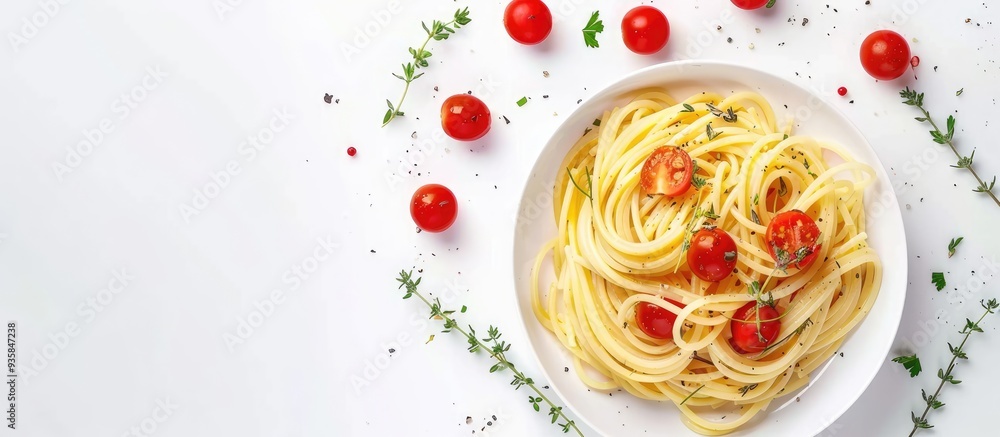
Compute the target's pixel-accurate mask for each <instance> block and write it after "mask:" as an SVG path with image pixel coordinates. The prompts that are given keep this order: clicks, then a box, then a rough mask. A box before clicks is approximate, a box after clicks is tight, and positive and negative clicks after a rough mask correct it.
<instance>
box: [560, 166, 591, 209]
mask: <svg viewBox="0 0 1000 437" xmlns="http://www.w3.org/2000/svg"><path fill="white" fill-rule="evenodd" d="M584 171H586V172H587V189H586V190H584V189H583V187H581V186H580V184H578V183H577V182H576V178H574V177H573V171H572V170H570V168H569V167H566V174H567V175H569V181H570V182H572V183H573V186H574V187H576V189H577V191H579V192H581V193H583V195H584V196H585V197H586V198H588V199H590V202H591V203H594V181H593V180H591V175H593V173H591V172H590V167H584Z"/></svg>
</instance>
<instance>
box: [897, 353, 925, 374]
mask: <svg viewBox="0 0 1000 437" xmlns="http://www.w3.org/2000/svg"><path fill="white" fill-rule="evenodd" d="M892 362H894V363H899V364H902V365H903V368H904V369H906V370H909V371H910V378H913V377H915V376H917V375H919V374H920V371H921V370H923V369H921V368H920V358H917V354H913V355H909V356H898V357H896V358H893V359H892Z"/></svg>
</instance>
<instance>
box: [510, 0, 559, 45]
mask: <svg viewBox="0 0 1000 437" xmlns="http://www.w3.org/2000/svg"><path fill="white" fill-rule="evenodd" d="M503 27H504V28H505V29H507V34H508V35H510V37H511V38H512V39H513V40H514V41H517V42H519V43H521V44H525V45H532V44H538V43H540V42H542V41H543V40H544V39H545V37H547V36H549V32H550V31H552V12H550V11H549V7H548V6H545V3H544V2H542V0H514V1H512V2H510V3H509V4H507V9H505V10H504V12H503Z"/></svg>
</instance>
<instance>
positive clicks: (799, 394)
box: [514, 61, 907, 437]
mask: <svg viewBox="0 0 1000 437" xmlns="http://www.w3.org/2000/svg"><path fill="white" fill-rule="evenodd" d="M649 88H658V89H666V90H669V92H670V93H671V94H672V95H673V96H674V97H675V98H677V99H679V100H682V99H685V98H687V97H689V96H692V95H697V94H699V93H703V92H705V91H715V92H719V93H721V94H722V95H723V96H728V95H729V94H730V93H731V92H733V90H735V91H736V92H742V91H753V92H757V93H760V94H761V95H762V96H764V97H765V98H766V99H768V100H769V103H770V104H771V105H772V106H777V107H776V108H773V109H774V110H775V111H776V112H775V116H776V117H777V119H778V120H782V122H781V123H784V121H786V120H789V118H788V117H789V116H790V114H795V113H799V112H801V117H798V118H797V119H796V120H795V128H794V129H795V130H794V131H793V133H794V134H796V135H808V136H811V137H814V138H818V139H822V140H825V141H832V142H835V143H837V144H841V145H843V147H845V148H846V149H847V150H848V153H850V154H851V156H853V157H854V159H856V160H858V161H860V162H864V163H867V164H868V165H871V166H873V167H874V168H875V180H874V181H872V182H871V185H869V186H868V188H867V189H866V190H865V195H866V196H867V198H868V199H871V200H869V201H868V202H866V213H867V217H866V226H865V230H866V232H868V234H869V235H870V237H869V239H868V244H869V245H870V246H871V247H872V249H874V250H875V251H876V253H878V255H879V257H881V259H882V260H884V261H883V262H882V279H881V284H880V286H881V290H880V291H879V295H878V299H877V300H876V301H875V304H874V306H873V307H872V308H871V312H870V314H869V315H868V317H866V318H865V320H864V321H863V322H862V323H861V324H860V325H859V326H858V327H857V329H856V330H854V332H852V334H851V337H850V338H849V339H848V340H847V341H846V342H845V343H844V344H843V345H841V347H840V348H839V350H837V351H836V352H835V355H836V356H837V358H839V353H843V354H844V358H846V357H847V356H850V357H851V359H850V360H847V359H836V358H832V359H830V360H829V361H828V362H827V364H825V365H822V366H820V367H819V368H818V369H817V370H816V371H814V372H813V375H812V377H813V378H812V380H811V382H810V385H809V386H808V387H806V388H805V389H802V390H796V391H794V392H789V393H786V394H785V396H783V397H782V398H779V399H777V400H775V401H774V402H773V403H772V404H771V405H770V406H769V408H768V411H770V412H771V413H770V414H767V415H763V414H759V415H757V417H755V418H754V419H753V420H752V422H750V423H748V424H747V425H746V426H744V427H742V428H741V429H739V430H738V431H737V432H734V433H732V434H731V435H732V436H733V437H740V436H750V435H758V434H763V435H790V436H814V435H816V434H818V433H820V432H821V431H823V430H824V429H825V428H826V427H827V426H828V425H829V424H830V423H833V421H835V420H836V419H837V418H839V417H840V415H841V414H843V412H844V411H846V410H847V408H848V407H850V406H851V404H853V403H854V401H855V400H857V399H858V397H859V396H861V394H862V392H864V390H865V388H866V387H868V385H869V383H870V382H871V381H872V379H873V378H875V375H876V374H877V373H878V371H879V368H880V367H881V366H882V362H883V361H885V357H886V353H887V352H888V351H889V348H890V347H891V346H892V341H893V337H894V336H895V334H896V328H897V327H898V326H899V320H900V317H901V315H902V312H903V304H904V302H905V300H906V289H907V287H906V273H907V272H906V236H905V234H904V233H903V220H902V217H900V209H899V205H898V204H897V203H896V202H895V198H894V197H893V196H892V184H891V182H890V181H889V176H888V175H887V174H886V172H885V171H884V170H883V169H882V165H881V164H880V163H879V162H878V161H879V159H878V157H877V156H876V154H875V151H874V150H872V148H871V146H870V145H869V144H868V143H867V141H866V140H865V138H864V136H863V135H862V134H861V133H860V132H859V131H858V130H857V128H855V126H853V125H852V124H851V122H850V121H848V120H847V119H846V118H844V116H843V115H842V114H840V113H838V112H837V111H836V110H835V109H833V107H831V106H830V105H828V104H824V103H823V101H822V100H821V99H820V98H819V97H818V96H816V95H813V94H812V93H810V92H809V91H808V90H806V89H805V88H802V87H799V86H796V85H795V84H793V83H791V82H789V81H787V80H784V79H781V78H779V77H778V76H775V75H772V74H768V73H766V72H763V71H759V70H754V69H751V68H746V67H743V66H738V65H733V64H727V63H720V62H706V61H681V62H674V63H668V64H661V65H657V66H653V67H650V68H644V69H642V70H639V71H637V72H635V73H633V74H630V75H628V76H626V77H624V78H622V79H620V80H619V81H617V82H615V83H614V84H612V85H611V86H609V87H607V88H604V89H602V90H601V91H599V92H598V93H597V94H596V95H594V96H593V98H589V99H587V100H586V101H585V102H583V103H582V104H581V105H580V107H579V108H578V109H576V110H575V111H573V113H572V114H571V115H569V117H568V118H567V120H566V122H565V123H564V124H563V125H561V126H560V127H559V129H557V130H556V132H555V133H554V134H553V135H552V138H551V139H549V141H547V142H546V144H545V147H544V148H543V149H542V151H541V153H540V154H539V157H538V160H537V162H536V163H535V165H534V166H533V168H532V170H531V175H530V177H529V178H528V181H527V184H526V186H525V191H524V195H523V197H522V200H521V204H520V207H519V208H518V222H517V226H516V228H515V233H514V281H515V290H516V293H517V297H518V309H519V310H520V314H521V319H522V321H523V326H524V327H525V330H526V331H527V333H528V338H529V341H530V343H529V344H530V345H531V347H532V348H533V350H534V351H535V353H536V354H537V356H538V357H539V361H540V364H541V366H542V371H543V372H544V376H545V378H546V380H548V381H550V383H551V385H552V389H553V390H555V391H556V392H557V393H559V395H560V396H563V397H564V399H565V402H566V404H567V405H568V406H569V407H571V408H572V409H573V411H574V413H576V414H577V415H578V416H579V417H580V418H581V419H583V420H585V421H586V422H587V425H588V426H591V427H593V428H594V429H595V430H596V431H598V432H599V433H603V434H605V435H643V434H646V433H647V432H648V430H650V429H655V430H657V432H658V433H661V434H664V435H671V436H681V435H684V436H694V437H697V435H698V434H696V433H694V432H693V431H691V430H689V429H688V428H687V427H686V426H685V425H684V424H683V423H682V422H681V419H680V417H681V415H680V412H679V411H678V410H677V408H676V407H674V406H673V404H672V403H670V402H641V401H638V400H636V399H635V398H633V397H632V396H629V395H627V394H626V393H620V396H604V395H605V393H601V392H597V391H592V390H590V389H589V388H588V387H587V386H586V385H585V384H583V383H582V382H581V381H580V379H579V378H578V377H577V375H576V372H566V366H569V367H575V366H574V365H573V362H572V357H571V356H570V354H569V353H568V352H567V351H565V349H564V348H563V346H562V344H560V342H559V341H558V340H556V338H555V337H554V336H553V335H552V334H551V332H549V331H548V330H547V329H545V328H544V327H543V326H542V325H541V324H540V323H539V322H538V319H537V318H536V317H535V314H534V311H533V310H532V304H531V300H532V299H531V285H532V284H531V280H532V270H533V269H534V264H535V261H536V260H537V256H538V251H539V249H540V243H539V242H547V241H550V240H551V239H552V238H555V237H556V235H557V230H556V223H555V221H554V220H552V217H551V213H550V211H551V210H552V201H551V199H552V186H553V185H554V182H553V181H555V178H556V175H557V174H559V173H560V172H562V171H564V170H563V169H562V168H560V167H559V166H560V165H561V164H562V163H563V161H564V159H565V158H566V154H567V153H568V152H569V150H570V149H571V148H572V147H573V146H574V145H575V144H576V142H577V140H578V139H579V138H580V133H581V132H583V130H584V129H586V128H588V127H591V126H592V123H593V120H594V119H595V118H599V117H601V116H603V114H604V113H605V111H608V110H610V109H612V108H621V107H624V106H625V105H626V104H628V102H629V101H631V100H632V99H633V98H634V97H635V94H636V92H637V91H638V90H642V89H649ZM784 105H787V106H788V109H787V110H786V109H783V108H782V106H784ZM779 126H783V124H780V125H779ZM834 163H835V161H831V164H834ZM754 171H756V170H754ZM844 176H845V175H841V177H844ZM848 177H849V176H848ZM866 177H868V176H866ZM605 183H607V182H605ZM539 211H544V212H541V213H539ZM557 250H559V249H557ZM550 255H551V254H550ZM549 259H551V258H549ZM554 280H555V274H554V273H553V272H552V267H551V262H546V263H545V265H544V266H543V271H542V272H541V273H540V275H539V282H540V286H541V287H542V289H543V290H547V284H551V283H552V281H554ZM734 413H738V412H734V411H732V409H728V408H726V407H723V408H721V409H719V410H718V411H715V412H713V413H712V414H711V416H710V420H712V419H714V420H720V421H721V418H723V417H725V416H729V417H730V420H732V418H733V416H734ZM622 423H624V424H625V426H624V427H622V426H621V425H622Z"/></svg>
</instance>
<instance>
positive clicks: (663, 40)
mask: <svg viewBox="0 0 1000 437" xmlns="http://www.w3.org/2000/svg"><path fill="white" fill-rule="evenodd" d="M669 38H670V23H669V22H667V16H666V15H663V12H660V10H659V9H656V8H654V7H652V6H637V7H635V8H633V9H632V10H631V11H628V12H627V13H626V14H625V17H624V18H622V40H624V41H625V47H628V49H629V50H631V51H633V52H635V53H638V54H640V55H651V54H653V53H656V52H658V51H660V49H662V48H663V46H665V45H667V39H669Z"/></svg>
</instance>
